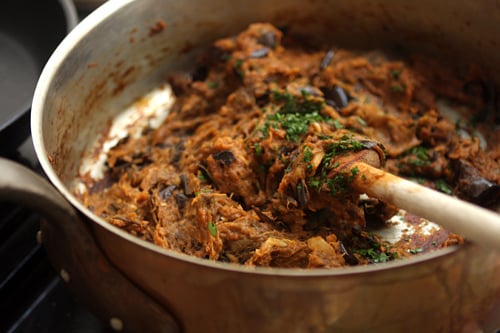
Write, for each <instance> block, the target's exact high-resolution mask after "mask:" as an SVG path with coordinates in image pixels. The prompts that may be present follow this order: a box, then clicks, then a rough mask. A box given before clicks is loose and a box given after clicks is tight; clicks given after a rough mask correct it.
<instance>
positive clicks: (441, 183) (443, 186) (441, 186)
mask: <svg viewBox="0 0 500 333" xmlns="http://www.w3.org/2000/svg"><path fill="white" fill-rule="evenodd" d="M434 185H435V186H436V190H438V191H441V192H443V193H446V194H451V193H452V192H453V190H452V189H451V186H450V185H448V183H446V181H445V180H443V179H438V180H436V181H435V182H434Z"/></svg>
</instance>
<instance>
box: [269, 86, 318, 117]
mask: <svg viewBox="0 0 500 333" xmlns="http://www.w3.org/2000/svg"><path fill="white" fill-rule="evenodd" d="M272 96H273V99H274V100H275V101H276V102H279V103H283V104H282V105H281V107H280V109H279V111H278V112H279V113H285V114H286V113H314V112H316V113H318V112H319V111H321V109H322V108H323V105H324V101H322V100H316V99H312V98H310V96H309V93H308V92H307V91H305V90H301V97H302V98H298V97H296V96H293V95H292V94H290V93H289V92H284V93H282V92H279V91H277V90H274V91H273V95H272Z"/></svg>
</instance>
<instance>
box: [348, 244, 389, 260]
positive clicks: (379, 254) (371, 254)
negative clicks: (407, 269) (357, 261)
mask: <svg viewBox="0 0 500 333" xmlns="http://www.w3.org/2000/svg"><path fill="white" fill-rule="evenodd" d="M354 252H355V253H358V254H360V255H362V256H363V257H365V258H368V259H370V260H371V261H372V262H373V263H382V262H387V261H389V260H391V259H395V258H396V257H397V254H396V253H389V254H387V253H386V252H383V251H380V250H379V249H376V248H374V247H373V248H369V249H359V250H355V251H354Z"/></svg>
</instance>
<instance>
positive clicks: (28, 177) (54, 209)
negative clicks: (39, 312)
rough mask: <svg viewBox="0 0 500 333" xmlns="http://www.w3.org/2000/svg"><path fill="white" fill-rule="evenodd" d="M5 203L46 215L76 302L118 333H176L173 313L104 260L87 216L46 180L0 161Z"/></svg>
mask: <svg viewBox="0 0 500 333" xmlns="http://www.w3.org/2000/svg"><path fill="white" fill-rule="evenodd" d="M0 202H12V203H16V204H21V205H23V206H26V207H28V208H30V209H33V210H34V211H36V212H37V213H40V215H42V217H43V219H42V221H41V231H40V232H41V234H40V235H41V241H42V244H43V245H44V247H45V250H46V252H47V254H48V256H49V259H50V261H51V263H52V265H53V267H54V268H55V269H56V270H57V271H58V272H59V274H60V276H61V278H62V280H63V281H64V282H65V283H66V285H67V287H68V288H69V289H70V291H71V292H73V293H74V294H75V296H76V297H77V299H78V300H79V301H81V302H82V303H83V304H85V305H87V306H88V307H89V309H90V310H92V312H94V313H95V314H96V315H97V316H99V317H100V319H101V320H103V321H104V322H106V321H108V323H109V325H110V326H111V328H112V329H114V330H115V331H122V332H134V333H139V332H151V333H174V332H180V326H179V325H178V323H177V321H176V320H175V319H174V317H173V316H172V315H170V313H169V312H168V311H167V310H166V309H165V308H163V307H162V306H160V305H159V304H158V303H157V302H156V301H154V300H153V299H152V298H151V297H150V296H148V295H147V294H146V293H144V292H143V291H142V290H140V289H139V288H138V287H137V286H136V285H134V284H133V283H132V282H131V281H130V280H128V279H127V278H126V277H125V276H124V275H123V274H122V273H121V272H120V271H118V270H117V269H116V268H115V267H114V266H113V265H112V264H111V263H110V262H109V260H108V259H107V258H106V257H105V255H104V254H103V253H102V251H101V249H100V248H99V247H98V245H97V243H96V241H95V239H94V238H93V236H92V234H91V231H90V230H89V228H88V226H87V225H86V224H85V222H83V221H84V220H85V218H84V217H83V216H82V215H81V214H79V213H78V212H77V210H76V209H75V208H74V207H73V206H72V205H71V204H70V203H69V202H68V201H67V200H66V199H65V198H64V197H63V196H62V195H61V194H60V193H59V192H58V191H57V190H56V189H55V188H54V187H53V186H52V185H51V184H50V183H49V182H48V181H47V180H46V179H44V178H43V177H42V176H40V175H38V174H36V173H35V172H33V171H32V170H30V169H29V168H27V167H25V166H22V165H21V164H18V163H16V162H13V161H10V160H8V159H4V158H0Z"/></svg>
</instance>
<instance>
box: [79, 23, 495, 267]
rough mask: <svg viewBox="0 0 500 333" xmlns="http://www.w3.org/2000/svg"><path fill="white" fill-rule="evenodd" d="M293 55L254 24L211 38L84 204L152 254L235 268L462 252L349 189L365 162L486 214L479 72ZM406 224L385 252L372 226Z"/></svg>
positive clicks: (321, 52) (491, 156)
mask: <svg viewBox="0 0 500 333" xmlns="http://www.w3.org/2000/svg"><path fill="white" fill-rule="evenodd" d="M303 45H305V44H304V43H302V40H301V39H300V38H294V36H288V35H286V34H285V33H284V32H283V31H282V30H280V29H278V28H276V27H275V26H273V25H271V24H268V23H255V24H251V25H250V26H248V28H247V29H246V30H244V31H242V32H241V33H240V34H238V35H236V36H230V37H228V38H223V39H220V40H217V41H215V43H213V45H212V47H211V48H210V49H209V50H207V52H206V53H205V54H204V56H203V57H202V58H201V59H200V60H199V63H198V64H197V67H196V69H195V70H194V71H193V72H192V73H187V72H182V73H169V75H168V84H169V85H170V86H171V87H172V91H173V92H174V94H175V102H174V104H173V106H172V107H171V109H170V111H169V114H168V115H167V117H166V119H165V120H164V121H163V123H162V124H161V125H160V126H158V127H157V128H149V129H147V130H145V131H143V132H142V134H141V135H140V136H132V135H130V136H127V137H125V138H123V139H122V140H120V141H119V142H118V143H117V144H116V145H115V146H114V147H113V148H112V149H111V150H110V151H109V152H108V153H107V156H106V164H105V166H106V170H105V174H104V177H103V178H101V179H90V176H89V179H87V181H86V183H87V184H88V186H87V191H84V192H83V193H80V194H79V196H80V197H81V199H82V201H83V202H84V204H85V205H86V206H87V207H89V208H90V209H91V210H92V211H93V212H94V213H95V214H97V215H99V216H101V217H103V218H104V219H105V220H106V221H108V222H109V223H111V224H113V225H115V226H117V227H119V228H122V229H124V230H126V231H127V232H129V233H131V234H133V235H135V236H137V237H140V238H142V239H144V240H146V241H149V242H152V243H154V244H156V245H158V246H161V247H163V248H167V249H171V250H173V251H177V252H182V253H185V254H188V255H192V256H197V257H200V258H206V259H210V260H217V261H224V262H230V263H236V264H242V265H253V266H268V267H295V268H333V267H342V266H350V265H365V264H375V263H382V262H386V261H391V260H398V259H403V258H406V257H409V256H412V255H416V254H419V253H423V252H427V251H432V250H434V249H437V248H440V247H446V246H450V245H459V244H462V243H463V242H464V239H463V238H462V237H461V236H460V235H456V234H453V233H451V232H448V231H446V230H443V229H442V228H439V227H437V226H436V227H435V228H434V229H433V230H432V232H429V230H428V228H427V229H425V228H423V227H422V228H420V229H419V227H418V226H421V224H419V223H421V219H419V218H418V217H416V216H412V215H410V214H404V213H401V211H400V210H399V209H398V207H393V206H391V205H389V204H387V203H384V202H382V201H380V200H378V199H377V198H370V197H367V196H366V195H365V194H363V193H358V192H356V191H353V190H352V189H351V188H350V182H352V180H353V179H355V178H356V177H363V174H362V173H360V172H359V170H358V169H357V168H356V167H348V166H349V165H351V162H352V161H353V160H354V159H356V158H358V157H359V156H360V155H361V154H364V153H365V152H366V151H372V152H376V154H377V156H379V158H380V165H379V166H378V167H380V168H383V169H384V170H386V171H388V172H391V173H393V174H396V175H399V176H401V177H404V178H407V179H411V180H414V181H415V182H418V183H421V184H423V185H425V186H428V187H430V188H433V189H435V190H437V191H441V192H444V193H447V194H449V195H453V196H457V197H460V198H462V199H464V200H467V201H471V202H474V203H475V204H478V205H482V206H485V207H488V208H491V207H494V206H495V205H496V204H497V203H498V200H499V194H500V190H499V189H500V185H499V184H500V162H499V161H500V149H499V145H498V144H497V143H498V142H500V141H499V139H500V138H499V131H497V130H496V129H495V126H496V125H495V122H494V121H485V120H482V119H485V118H484V117H483V118H481V117H480V116H478V115H483V114H484V111H485V110H487V109H488V108H491V101H489V100H488V96H489V97H491V94H489V93H488V94H487V93H485V91H483V90H484V89H483V87H485V86H486V85H473V84H472V83H474V82H483V81H484V80H483V73H482V72H481V70H480V67H479V66H476V65H470V66H469V67H466V68H463V67H461V68H458V69H457V68H452V67H447V66H444V65H443V64H442V63H439V62H437V61H436V60H435V59H431V58H428V57H425V56H420V55H412V56H409V57H404V58H403V57H401V58H398V57H395V56H394V55H389V54H388V53H386V52H384V51H381V50H372V51H359V50H350V49H343V48H337V47H332V45H318V46H316V47H311V45H307V47H306V46H303ZM471 87H475V89H472V88H471ZM488 91H489V90H488ZM443 108H444V109H445V110H444V111H443ZM450 110H453V112H451V111H450ZM496 113H498V110H496ZM403 220H404V222H405V223H407V225H409V226H410V227H408V228H406V229H405V230H403V231H402V232H401V235H400V237H399V239H398V240H396V241H391V242H390V241H388V240H386V239H384V238H383V237H381V236H380V235H378V234H377V232H376V231H375V230H377V228H378V229H381V228H382V229H384V228H385V229H388V228H391V227H393V225H394V224H395V223H398V221H399V222H401V221H403ZM476 223H480V221H477V222H476ZM408 229H412V230H413V233H410V232H409V231H408ZM417 229H418V230H417ZM424 229H425V230H424Z"/></svg>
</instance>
